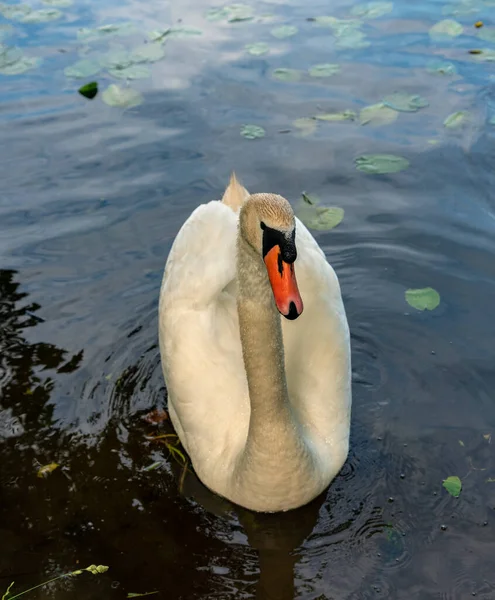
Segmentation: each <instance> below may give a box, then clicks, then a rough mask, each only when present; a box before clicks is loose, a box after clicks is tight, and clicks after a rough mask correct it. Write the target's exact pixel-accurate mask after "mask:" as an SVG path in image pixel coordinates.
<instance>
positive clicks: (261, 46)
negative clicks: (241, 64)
mask: <svg viewBox="0 0 495 600" xmlns="http://www.w3.org/2000/svg"><path fill="white" fill-rule="evenodd" d="M244 48H245V49H246V52H247V53H248V54H251V55H252V56H262V55H263V54H267V52H268V51H269V49H270V47H269V46H268V44H265V42H256V43H255V44H246V45H245V46H244Z"/></svg>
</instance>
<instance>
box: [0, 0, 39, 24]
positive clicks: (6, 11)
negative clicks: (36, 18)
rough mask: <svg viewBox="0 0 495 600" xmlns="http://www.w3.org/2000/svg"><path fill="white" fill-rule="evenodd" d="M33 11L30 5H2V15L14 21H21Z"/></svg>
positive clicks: (0, 7) (0, 12)
mask: <svg viewBox="0 0 495 600" xmlns="http://www.w3.org/2000/svg"><path fill="white" fill-rule="evenodd" d="M32 10H33V9H32V8H31V7H30V6H29V5H28V4H13V5H8V4H3V3H2V4H0V14H1V15H2V16H4V17H5V18H6V19H11V20H12V21H21V20H22V19H23V18H24V17H25V16H26V15H28V14H29V13H30V12H31V11H32Z"/></svg>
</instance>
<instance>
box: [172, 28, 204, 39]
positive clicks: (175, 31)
mask: <svg viewBox="0 0 495 600" xmlns="http://www.w3.org/2000/svg"><path fill="white" fill-rule="evenodd" d="M191 35H194V36H196V35H203V31H202V30H201V29H198V28H197V27H170V29H168V30H167V33H166V36H167V37H171V38H182V37H189V36H191Z"/></svg>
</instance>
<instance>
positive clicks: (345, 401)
mask: <svg viewBox="0 0 495 600" xmlns="http://www.w3.org/2000/svg"><path fill="white" fill-rule="evenodd" d="M296 275H297V277H296ZM303 303H304V306H303ZM158 316H159V319H158V320H159V345H160V356H161V363H162V370H163V375H164V379H165V383H166V386H167V390H168V410H169V415H170V419H171V421H172V424H173V426H174V428H175V430H176V432H177V435H178V436H179V438H180V440H181V442H182V445H183V446H184V448H185V450H186V452H187V453H188V455H189V457H190V459H191V463H192V465H193V467H194V470H195V472H196V474H197V476H198V477H199V479H200V480H201V481H202V483H203V484H204V485H205V486H206V487H207V488H209V489H210V490H211V491H213V492H214V493H216V494H218V495H220V496H222V497H224V498H226V499H228V500H230V501H231V502H234V503H235V504H238V505H240V506H243V507H245V508H247V509H250V510H253V511H257V512H279V511H287V510H290V509H294V508H297V507H299V506H303V505H305V504H307V503H308V502H310V501H311V500H313V499H314V498H315V497H316V496H318V495H319V494H320V493H321V492H322V491H323V490H324V489H325V488H326V487H327V486H328V485H329V484H330V482H331V481H332V480H333V479H334V478H335V476H336V475H337V474H338V472H339V471H340V469H341V468H342V465H343V464H344V462H345V460H346V458H347V454H348V450H349V429H350V416H351V401H352V398H351V356H350V336H349V326H348V322H347V318H346V313H345V309H344V305H343V301H342V296H341V292H340V286H339V282H338V279H337V276H336V274H335V272H334V270H333V268H332V267H331V266H330V264H329V263H328V262H327V260H326V258H325V255H324V253H323V251H322V250H321V248H320V247H319V246H318V244H317V242H316V240H315V239H314V237H313V236H312V235H311V233H310V232H309V231H308V229H307V228H306V227H305V226H304V224H303V223H302V222H301V221H300V220H299V219H298V218H296V217H295V215H294V212H293V210H292V208H291V206H290V204H289V202H288V201H287V200H286V199H285V198H283V197H282V196H279V195H275V194H264V193H259V194H252V195H250V194H249V192H248V191H247V190H246V189H245V188H244V187H243V186H242V185H241V184H240V183H239V181H238V180H237V178H236V176H235V174H232V176H231V179H230V183H229V185H228V187H227V189H226V190H225V193H224V195H223V198H222V200H213V201H211V202H208V203H206V204H202V205H200V206H198V207H197V208H196V209H195V210H194V211H193V212H192V214H191V215H190V216H189V218H188V219H187V220H186V221H185V223H184V224H183V226H182V227H181V229H180V231H179V233H178V234H177V236H176V238H175V240H174V243H173V245H172V248H171V250H170V253H169V256H168V259H167V262H166V265H165V271H164V275H163V280H162V285H161V289H160V299H159V309H158Z"/></svg>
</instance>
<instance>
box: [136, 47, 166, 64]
mask: <svg viewBox="0 0 495 600" xmlns="http://www.w3.org/2000/svg"><path fill="white" fill-rule="evenodd" d="M164 56H165V50H164V49H163V47H162V46H160V45H159V44H143V45H142V46H138V47H137V48H134V50H132V51H131V53H130V60H131V61H132V62H134V63H154V62H157V61H159V60H161V59H162V58H163V57H164Z"/></svg>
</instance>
